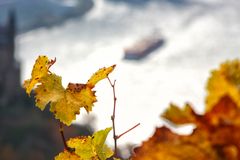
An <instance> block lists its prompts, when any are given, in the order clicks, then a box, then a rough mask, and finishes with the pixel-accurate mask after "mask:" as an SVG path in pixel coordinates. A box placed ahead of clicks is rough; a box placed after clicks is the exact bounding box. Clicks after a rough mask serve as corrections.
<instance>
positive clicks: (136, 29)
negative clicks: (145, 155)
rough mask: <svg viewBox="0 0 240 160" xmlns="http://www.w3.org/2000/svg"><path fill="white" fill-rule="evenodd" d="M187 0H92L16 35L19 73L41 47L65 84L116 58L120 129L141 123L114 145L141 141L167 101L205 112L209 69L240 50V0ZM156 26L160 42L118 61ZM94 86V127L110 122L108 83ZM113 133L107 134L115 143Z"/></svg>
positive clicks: (29, 66) (29, 65)
mask: <svg viewBox="0 0 240 160" xmlns="http://www.w3.org/2000/svg"><path fill="white" fill-rule="evenodd" d="M186 2H189V3H186V4H185V5H176V4H171V3H168V2H166V1H152V2H149V3H148V4H147V5H145V6H139V7H133V6H129V5H127V4H125V3H119V4H115V3H111V2H109V1H104V0H96V1H95V3H96V6H95V7H94V8H93V9H92V10H91V11H90V12H89V13H88V14H87V15H86V16H85V17H83V18H81V19H73V20H69V21H67V22H66V23H65V24H63V25H61V26H57V27H52V28H41V29H37V30H33V31H31V32H28V33H25V34H22V35H19V36H18V37H17V46H18V48H17V58H18V59H20V60H21V62H22V80H24V79H26V78H29V77H30V74H31V69H32V65H33V63H34V61H35V59H36V58H37V56H38V55H39V54H45V55H48V56H49V57H51V58H54V57H57V63H56V64H55V65H54V66H53V67H52V68H51V69H52V70H53V72H55V73H56V74H59V75H61V76H62V77H63V83H64V85H67V84H68V82H82V83H84V82H86V81H87V80H88V78H89V77H90V76H91V75H92V73H94V72H95V71H97V70H98V69H99V68H101V67H103V66H109V65H112V64H116V65H117V67H116V69H115V71H114V72H113V73H112V74H111V75H110V78H111V79H112V80H115V79H116V80H117V82H116V95H117V108H116V126H117V133H119V134H120V133H122V132H124V131H125V130H126V129H128V128H130V127H132V126H133V125H135V124H137V123H141V125H140V126H139V127H138V128H136V129H135V130H133V131H131V132H129V133H128V134H127V135H125V136H124V137H122V138H121V139H119V144H120V145H123V144H127V143H133V144H140V143H141V142H142V141H143V140H146V139H147V138H148V137H149V136H151V135H152V133H153V131H154V130H155V127H156V126H161V125H162V124H163V121H162V120H161V119H160V117H159V116H160V114H161V113H162V112H163V111H164V109H166V107H167V106H168V104H169V103H170V102H174V103H175V104H178V105H179V106H182V105H183V104H184V103H185V102H190V103H191V104H193V105H194V106H195V110H196V111H197V112H199V113H203V112H204V97H205V95H206V91H205V84H206V80H207V78H208V76H209V73H210V70H211V69H213V68H216V67H217V66H218V65H219V64H220V63H221V62H223V61H225V60H226V59H233V58H239V55H240V1H237V0H228V1H226V0H204V1H202V0H188V1H186ZM154 30H159V31H160V32H161V34H162V35H163V36H164V39H165V40H166V43H165V45H164V46H163V47H162V48H160V49H158V50H156V51H155V52H154V53H152V54H150V55H149V56H148V57H146V58H145V59H144V60H142V61H127V60H123V55H124V53H123V48H124V47H127V46H129V45H131V44H132V43H134V42H135V41H136V40H138V39H140V38H141V37H143V36H145V35H148V34H149V33H151V32H152V31H154ZM95 90H96V91H97V92H96V95H97V97H98V102H97V103H95V107H94V109H93V113H91V114H94V115H95V116H96V121H95V125H96V129H103V128H106V127H109V126H111V120H110V115H111V114H112V110H113V95H112V88H111V87H110V85H109V83H108V81H107V80H104V81H102V82H100V83H99V84H98V85H97V86H96V88H95ZM85 114H86V112H85V111H81V115H80V116H79V117H78V118H77V121H76V123H85V122H84V118H82V117H86V116H85ZM188 128H189V127H188ZM190 128H191V127H190ZM178 131H179V132H181V133H186V132H187V131H189V129H187V130H185V129H184V130H178ZM111 137H112V136H109V137H108V141H109V143H111V144H113V143H112V140H111Z"/></svg>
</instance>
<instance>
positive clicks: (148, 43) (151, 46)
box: [124, 36, 164, 60]
mask: <svg viewBox="0 0 240 160" xmlns="http://www.w3.org/2000/svg"><path fill="white" fill-rule="evenodd" d="M163 44H164V39H163V38H162V37H161V36H148V37H146V38H144V39H142V40H140V41H139V42H137V43H136V44H134V45H133V46H131V47H127V48H124V59H127V60H140V59H142V58H144V57H146V56H147V55H149V54H150V53H152V52H153V51H155V50H156V49H157V48H159V47H161V46H162V45H163Z"/></svg>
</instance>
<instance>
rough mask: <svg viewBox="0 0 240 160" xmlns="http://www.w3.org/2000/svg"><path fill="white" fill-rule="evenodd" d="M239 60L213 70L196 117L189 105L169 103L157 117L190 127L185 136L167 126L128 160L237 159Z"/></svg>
mask: <svg viewBox="0 0 240 160" xmlns="http://www.w3.org/2000/svg"><path fill="white" fill-rule="evenodd" d="M239 89H240V61H239V60H233V61H227V62H225V63H223V64H222V65H221V66H220V69H218V70H214V71H213V72H212V74H211V77H210V78H209V80H208V84H207V92H208V95H207V98H206V111H205V113H204V114H197V113H196V112H195V111H194V110H193V109H192V108H193V107H192V106H191V105H190V104H186V105H185V106H184V107H183V108H180V107H178V106H176V105H173V104H171V105H170V107H169V108H168V109H167V110H166V111H165V112H164V113H163V114H162V115H161V116H162V117H163V118H164V119H167V120H168V122H170V124H174V125H173V126H177V127H179V126H180V125H185V124H193V125H195V128H194V129H193V132H192V133H190V134H189V135H178V134H177V133H173V132H172V131H171V130H170V129H168V128H167V127H164V126H163V127H160V128H157V129H156V131H155V133H154V135H153V136H152V137H151V138H149V139H148V140H147V141H145V142H143V144H142V145H141V146H139V147H137V148H135V149H134V151H135V155H134V156H133V157H132V160H156V159H168V160H186V159H194V160H220V159H221V160H238V159H240V147H239V146H240V105H239V101H240V90H239Z"/></svg>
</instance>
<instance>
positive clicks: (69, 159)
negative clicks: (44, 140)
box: [55, 150, 83, 160]
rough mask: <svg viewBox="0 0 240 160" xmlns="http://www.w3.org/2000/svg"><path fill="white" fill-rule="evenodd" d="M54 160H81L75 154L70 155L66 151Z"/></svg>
mask: <svg viewBox="0 0 240 160" xmlns="http://www.w3.org/2000/svg"><path fill="white" fill-rule="evenodd" d="M55 160H83V159H81V158H80V157H79V156H77V155H76V154H75V153H70V152H68V151H67V150H65V151H63V152H61V153H60V154H59V155H57V156H56V157H55Z"/></svg>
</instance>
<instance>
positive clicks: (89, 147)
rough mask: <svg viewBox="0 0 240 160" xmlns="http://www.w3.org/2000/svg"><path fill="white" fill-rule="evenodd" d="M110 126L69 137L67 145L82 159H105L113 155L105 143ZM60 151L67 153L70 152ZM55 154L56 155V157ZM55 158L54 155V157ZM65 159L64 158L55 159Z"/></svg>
mask: <svg viewBox="0 0 240 160" xmlns="http://www.w3.org/2000/svg"><path fill="white" fill-rule="evenodd" d="M111 129H112V128H106V129H105V130H100V131H98V132H96V133H94V134H93V135H92V136H82V137H76V138H70V139H69V140H68V141H67V145H68V147H70V148H73V149H74V155H77V156H78V157H79V159H82V160H93V159H94V160H106V159H107V158H109V157H111V156H112V155H113V151H112V150H111V149H110V148H109V147H107V145H106V144H105V141H106V138H107V135H108V133H109V132H110V131H111ZM65 152H66V151H64V152H62V153H60V154H59V155H61V154H64V155H69V154H71V153H68V154H67V153H65ZM59 155H58V156H59ZM58 156H57V157H58ZM55 160H56V157H55ZM57 160H65V159H57Z"/></svg>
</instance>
